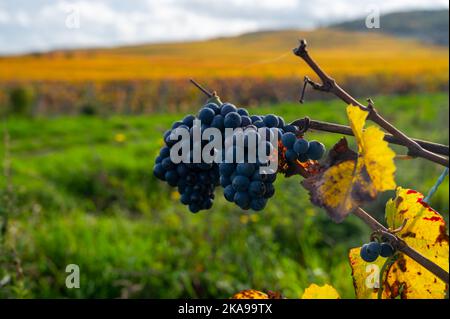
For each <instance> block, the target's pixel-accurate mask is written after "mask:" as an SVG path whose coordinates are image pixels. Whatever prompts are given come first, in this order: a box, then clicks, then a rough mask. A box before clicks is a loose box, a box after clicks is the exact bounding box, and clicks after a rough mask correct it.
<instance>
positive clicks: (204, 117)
mask: <svg viewBox="0 0 450 319" xmlns="http://www.w3.org/2000/svg"><path fill="white" fill-rule="evenodd" d="M215 115H216V114H215V113H214V111H213V110H212V109H210V108H207V107H204V108H203V109H201V110H200V112H199V113H198V118H199V119H200V121H202V124H207V125H209V124H211V122H212V120H213V119H214V116H215Z"/></svg>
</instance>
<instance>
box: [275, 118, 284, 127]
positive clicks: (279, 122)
mask: <svg viewBox="0 0 450 319" xmlns="http://www.w3.org/2000/svg"><path fill="white" fill-rule="evenodd" d="M277 117H278V128H283V127H285V126H286V122H285V121H284V119H283V118H282V117H281V116H277Z"/></svg>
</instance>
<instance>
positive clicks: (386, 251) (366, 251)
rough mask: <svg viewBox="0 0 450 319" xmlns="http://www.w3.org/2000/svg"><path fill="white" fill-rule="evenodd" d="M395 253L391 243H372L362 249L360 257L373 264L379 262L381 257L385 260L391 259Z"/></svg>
mask: <svg viewBox="0 0 450 319" xmlns="http://www.w3.org/2000/svg"><path fill="white" fill-rule="evenodd" d="M394 252H395V250H394V248H393V247H392V245H391V244H389V243H379V242H377V241H371V242H370V243H368V244H364V245H363V246H362V247H361V251H360V256H361V258H362V259H363V260H364V261H365V262H368V263H371V262H374V261H375V260H377V258H378V257H379V256H381V257H385V258H387V257H391V256H392V255H393V254H394Z"/></svg>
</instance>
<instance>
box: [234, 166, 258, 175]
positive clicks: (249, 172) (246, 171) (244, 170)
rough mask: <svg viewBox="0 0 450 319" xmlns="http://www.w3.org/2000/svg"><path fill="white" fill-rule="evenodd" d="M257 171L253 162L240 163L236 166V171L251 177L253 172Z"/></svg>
mask: <svg viewBox="0 0 450 319" xmlns="http://www.w3.org/2000/svg"><path fill="white" fill-rule="evenodd" d="M254 171H255V165H254V164H252V163H239V164H237V167H236V173H237V174H238V175H243V176H247V177H250V176H252V175H253V172H254Z"/></svg>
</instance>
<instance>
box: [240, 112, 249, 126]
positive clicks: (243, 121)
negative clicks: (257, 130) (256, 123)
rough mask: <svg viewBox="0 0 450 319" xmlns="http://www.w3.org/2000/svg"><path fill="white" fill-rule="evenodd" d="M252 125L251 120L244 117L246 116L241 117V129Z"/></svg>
mask: <svg viewBox="0 0 450 319" xmlns="http://www.w3.org/2000/svg"><path fill="white" fill-rule="evenodd" d="M251 124H252V120H251V119H250V118H249V117H248V116H246V115H241V125H242V127H247V126H249V125H251Z"/></svg>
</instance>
